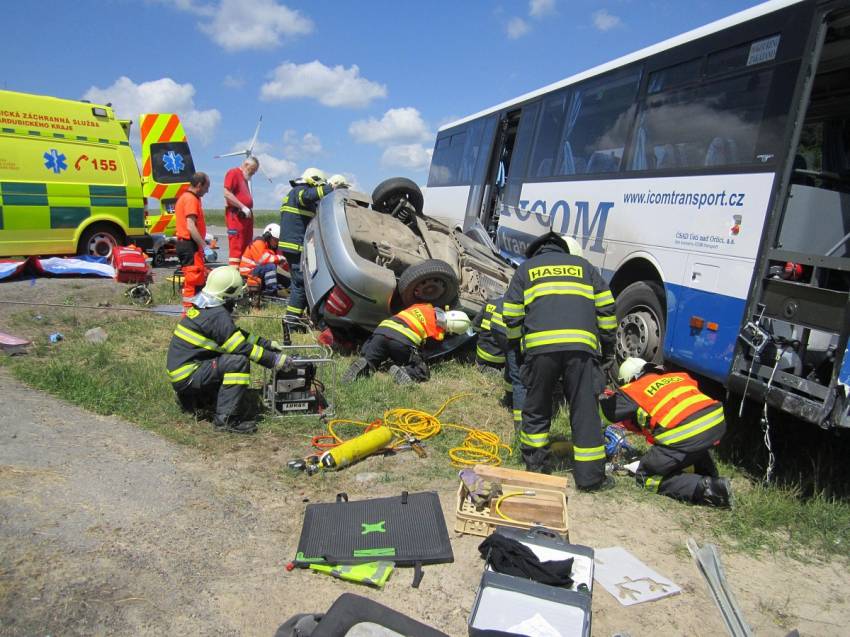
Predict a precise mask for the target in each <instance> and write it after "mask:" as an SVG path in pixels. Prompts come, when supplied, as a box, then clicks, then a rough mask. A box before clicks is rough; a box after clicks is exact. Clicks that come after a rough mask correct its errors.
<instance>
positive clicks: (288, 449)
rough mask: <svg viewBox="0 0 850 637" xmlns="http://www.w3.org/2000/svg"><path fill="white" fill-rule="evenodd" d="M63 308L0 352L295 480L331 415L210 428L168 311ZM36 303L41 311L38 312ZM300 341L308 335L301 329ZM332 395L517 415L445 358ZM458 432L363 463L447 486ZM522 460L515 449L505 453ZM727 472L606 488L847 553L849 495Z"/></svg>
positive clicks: (87, 397) (559, 427) (364, 413)
mask: <svg viewBox="0 0 850 637" xmlns="http://www.w3.org/2000/svg"><path fill="white" fill-rule="evenodd" d="M122 295H123V288H120V287H118V286H116V288H115V293H114V298H107V299H101V300H102V301H110V302H111V303H113V304H115V305H117V304H120V303H123V301H124V299H123V296H122ZM154 295H155V299H156V302H157V303H178V302H179V298H177V297H174V296H173V295H172V291H171V284H170V283H169V282H167V281H163V282H159V283H157V284H156V285H155V287H154ZM73 301H74V298H73V297H72V296H70V297H68V299H67V302H68V304H69V307H67V308H64V307H63V308H55V309H53V310H51V311H50V312H45V311H44V310H43V308H33V309H32V310H27V309H24V310H22V311H20V312H18V313H16V314H14V315H12V317H11V320H10V321H9V328H10V329H11V330H16V329H17V331H18V332H21V333H26V334H28V335H29V336H31V337H32V338H33V339H34V341H35V343H36V344H35V346H34V348H33V350H32V352H31V353H30V355H27V356H19V357H13V358H10V357H2V358H0V361H2V364H4V365H6V366H7V367H8V368H9V369H10V370H11V371H12V372H13V373H14V374H15V375H16V376H17V377H18V378H20V379H22V380H23V381H25V382H27V383H28V384H30V385H32V386H35V387H38V388H40V389H43V390H45V391H48V392H50V393H52V394H55V395H57V396H59V397H61V398H64V399H66V400H68V401H70V402H73V403H76V404H78V405H81V406H83V407H85V408H87V409H89V410H91V411H93V412H96V413H99V414H115V415H117V416H120V417H122V418H125V419H127V420H130V421H132V422H134V423H137V424H138V425H140V426H142V427H144V428H146V429H150V430H152V431H155V432H157V433H158V434H159V435H162V436H164V437H166V438H168V439H170V440H173V441H175V442H178V443H180V444H185V445H190V446H194V447H197V448H200V449H203V450H204V451H205V452H206V453H212V454H226V453H235V452H239V453H240V454H245V455H247V456H248V458H250V461H249V465H250V466H252V467H254V468H255V470H256V471H259V472H265V473H267V474H269V475H270V477H274V478H275V479H279V480H282V481H283V482H284V483H286V484H290V483H291V484H293V485H295V484H296V483H299V482H300V484H302V486H303V477H302V476H298V475H293V474H291V473H290V472H288V471H286V470H285V469H284V468H283V467H284V465H285V462H286V460H288V459H291V458H295V457H303V456H305V455H307V454H309V453H311V447H310V444H311V438H312V437H313V436H315V435H319V434H324V433H326V426H325V424H324V423H322V422H320V421H319V420H317V419H316V418H310V417H297V416H296V417H291V418H268V417H267V418H265V419H264V420H263V421H262V422H261V423H260V432H259V434H258V435H256V436H250V437H241V436H233V435H228V434H222V433H218V432H215V431H214V430H212V428H211V427H210V426H209V424H208V423H205V422H196V421H195V420H194V419H193V418H191V417H189V416H187V415H185V414H183V413H181V412H180V411H179V409H178V408H177V405H176V403H175V401H174V395H173V392H172V390H171V387H170V385H169V383H168V380H167V379H166V377H165V374H164V363H165V352H166V349H167V347H168V342H169V339H170V335H171V331H172V329H173V327H174V323H175V318H174V317H170V316H161V315H157V314H151V313H139V314H135V313H132V312H116V311H114V310H111V309H103V310H85V311H84V310H75V309H73V307H71V306H70V304H71V303H73ZM36 314H42V315H44V319H43V320H41V321H34V318H33V317H34V316H35V315H36ZM280 314H281V310H280V308H279V307H266V308H263V309H261V310H254V311H251V312H250V313H248V314H247V315H245V316H243V317H242V318H240V319H239V323H240V325H242V326H243V327H245V328H246V329H248V330H250V331H255V332H257V333H260V334H263V335H266V336H268V337H276V336H278V335H279V330H280V323H279V317H280ZM95 326H101V327H103V328H104V329H105V330H106V331H107V333H108V334H109V340H107V341H106V342H105V343H103V344H100V345H96V344H91V343H89V342H87V341H86V340H85V338H84V336H83V335H84V333H85V331H86V330H87V329H89V328H91V327H95ZM54 331H61V332H62V333H63V334H64V336H65V340H64V341H62V342H60V343H57V344H49V343H48V341H47V335H48V334H49V333H51V332H54ZM297 339H298V340H299V342H300V343H303V344H306V343H309V342H310V339H309V337H307V336H298V337H297ZM350 360H351V359H350V358H345V357H342V358H340V359H339V362H338V364H337V367H336V373H337V375H340V374H341V373H342V372H343V371H344V370H345V368H346V367H347V365H348V363H349V362H350ZM263 375H264V370H263V369H262V368H259V367H258V366H254V371H253V381H254V383H253V384H254V387H255V392H256V394H257V395H259V389H258V388H259V387H260V386H261V384H262V379H263ZM324 380H325V382H328V385H329V387H330V388H331V391H332V395H331V399H332V400H333V402H334V404H335V407H336V409H335V412H336V413H335V415H336V417H337V418H340V419H352V420H357V421H365V422H370V421H372V420H375V419H377V418H383V416H384V413H385V411H386V410H388V409H393V408H399V407H403V408H411V409H413V408H415V409H420V410H423V411H424V412H427V413H429V414H434V413H436V412H437V410H438V409H439V408H440V407H441V406H442V405H443V403H444V402H445V401H446V400H448V399H449V398H450V397H452V396H455V395H457V394H463V395H464V396H463V397H462V398H461V399H459V400H456V401H454V402H452V403H451V404H450V405H449V406H448V407H447V408H446V409H445V411H444V413H443V414H442V415H441V416H440V421H441V422H442V423H462V424H465V425H469V426H472V427H477V428H480V429H484V430H488V431H493V432H496V433H497V434H499V436H501V438H502V440H503V441H505V442H507V443H508V444H511V443H512V438H513V435H512V434H513V425H512V420H511V416H510V413H509V412H508V411H507V410H506V409H504V408H503V407H501V406H499V404H498V400H499V398H500V397H501V391H502V390H501V377H500V376H498V375H485V374H481V373H479V372H478V371H476V370H475V369H473V368H471V367H470V366H468V365H464V364H461V363H459V362H447V363H442V364H439V365H435V366H434V367H433V368H432V380H431V382H429V383H426V384H423V385H417V386H415V387H413V388H409V387H398V386H397V385H395V384H394V383H393V382H392V380H391V379H390V378H389V377H388V375H387V374H383V373H379V374H376V375H374V376H373V377H371V378H369V379H367V380H363V381H359V382H357V383H356V384H354V385H351V386H345V387H344V386H339V385H337V386H335V387H334V386H333V385H334V383H331V382H329V379H328V378H325V379H324ZM360 431H361V426H359V425H355V424H346V423H340V424H338V425H337V426H336V433H337V434H338V435H339V436H341V437H343V438H348V437H351V436H354V435H356V434H357V433H359V432H360ZM553 434H554V435H555V436H557V437H563V438H568V437H569V426H568V418H567V416H566V415H565V414H559V415H558V417H557V419H556V421H555V424H554V427H553ZM464 437H465V434H464V432H462V431H458V430H454V429H451V428H444V429H443V431H442V433H440V434H439V435H437V436H435V437H433V438H431V439H429V440H428V441H427V442H426V448H427V451H428V458H427V460H421V459H419V458H417V457H416V456H415V455H414V454H413V453H412V452H403V453H400V454H398V455H396V456H395V457H389V458H386V459H384V460H377V461H371V463H370V464H369V466H368V467H366V468H364V469H363V471H368V472H377V473H378V474H379V476H380V478H379V481H378V482H379V484H382V483H388V484H389V485H392V484H403V486H404V487H405V488H407V489H412V490H416V489H426V488H427V489H442V490H444V491H448V492H450V491H452V490H453V487H454V484H455V482H454V481H455V475H456V469H455V468H454V467H452V466H451V464H450V462H449V458H448V452H449V450H450V449H451V448H452V447H455V446H458V445H460V444H461V443H462V441H463V439H464ZM507 464H508V465H510V466H515V467H518V466H519V457H518V453H517V450H516V449H514V454H513V456H512V457H510V458H508V459H507ZM359 471H360V470H358V469H355V470H353V471H346V472H343V473H341V474H334V475H323V474H320V475H318V476H315V477H314V478H312V479H311V482H310V485H311V487H310V488H311V490H312V489H315V490H316V491H320V492H328V493H330V492H333V491H337V490H339V486H340V482H341V481H342V482H344V481H346V480H352V479H353V477H354V475H356V474H357V473H359ZM722 471H723V473H724V474H725V475H729V474H733V476H734V485H735V492H736V507H735V508H734V509H733V510H732V511H718V510H711V509H707V508H703V507H691V506H687V505H683V504H680V503H677V502H674V501H672V500H669V499H667V498H659V497H658V496H655V495H652V494H648V493H645V492H643V491H641V490H640V489H638V488H637V487H636V486H635V485H634V482H633V480H632V479H631V478H627V477H620V478H618V480H617V487H616V489H615V490H614V491H613V492H612V493H611V494H600V495H599V497H613V498H616V499H617V500H618V501H620V500H621V501H624V502H630V503H632V504H634V503H635V502H636V503H637V504H639V505H641V506H643V505H646V506H653V507H660V508H662V510H664V511H666V512H669V516H670V519H671V520H675V521H677V522H672V523H674V524H675V523H678V524H680V526H681V528H682V532H683V534H687V535H694V536H696V537H703V538H713V541H715V542H719V543H721V544H722V545H723V546H724V547H727V548H729V549H731V550H740V551H746V552H750V553H759V552H776V551H781V552H784V553H786V554H788V555H791V556H795V557H800V556H804V555H807V556H811V555H818V556H824V557H826V556H841V557H844V558H846V557H847V556H848V555H850V504H848V503H847V502H845V501H840V500H833V499H828V498H826V497H824V496H822V495H818V496H815V497H811V498H801V497H799V494H798V493H797V492H795V491H793V490H790V489H783V488H777V487H765V486H761V485H758V484H751V483H750V481H749V480H748V479H747V478H746V477H745V476H743V475H741V474H735V469H734V467H731V466H724V467H723V469H722Z"/></svg>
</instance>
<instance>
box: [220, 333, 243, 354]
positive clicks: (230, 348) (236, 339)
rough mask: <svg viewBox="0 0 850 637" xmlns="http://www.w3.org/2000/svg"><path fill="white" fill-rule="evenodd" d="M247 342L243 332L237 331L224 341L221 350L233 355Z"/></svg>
mask: <svg viewBox="0 0 850 637" xmlns="http://www.w3.org/2000/svg"><path fill="white" fill-rule="evenodd" d="M244 342H245V335H244V334H243V333H242V332H241V330H236V331H235V332H233V334H231V335H230V337H229V338H228V339H227V340H226V341H224V343H223V344H222V346H221V349H222V350H223V351H224V352H226V353H227V354H232V353H233V352H234V351H236V348H237V347H239V346H240V345H242V343H244Z"/></svg>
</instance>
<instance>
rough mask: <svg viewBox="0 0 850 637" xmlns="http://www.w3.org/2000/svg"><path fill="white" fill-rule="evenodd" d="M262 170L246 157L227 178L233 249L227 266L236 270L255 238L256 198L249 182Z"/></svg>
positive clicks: (227, 217) (229, 238)
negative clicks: (252, 193) (231, 266)
mask: <svg viewBox="0 0 850 637" xmlns="http://www.w3.org/2000/svg"><path fill="white" fill-rule="evenodd" d="M259 168H260V162H259V160H258V159H257V158H256V157H246V158H245V161H243V162H242V165H241V166H239V167H238V168H231V169H230V170H228V171H227V174H226V175H225V176H224V204H225V209H224V218H225V221H226V222H227V241H228V244H229V249H230V255H229V258H228V263H229V264H230V265H233V266H236V267H237V268H238V267H239V262H240V261H241V260H242V253H243V252H244V251H245V249H246V248H247V247H248V246H249V245H251V241H252V240H253V238H254V212H253V209H254V197H253V195H251V185H250V181H251V177H253V176H254V173H256V172H257V170H258V169H259Z"/></svg>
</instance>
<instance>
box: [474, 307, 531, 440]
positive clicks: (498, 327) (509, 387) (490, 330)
mask: <svg viewBox="0 0 850 637" xmlns="http://www.w3.org/2000/svg"><path fill="white" fill-rule="evenodd" d="M503 303H504V297H503V296H499V297H496V298H493V299H488V301H487V304H486V305H485V306H484V309H483V310H482V311H481V312H479V313H478V314H477V315H476V317H475V319H473V321H472V324H473V328H475V329H476V331H477V332H478V344H477V345H476V348H475V362H476V364H477V365H478V369H479V370H481V371H484V370H486V369H501V370H502V383H503V387H504V390H505V395H504V397H503V398H502V404H503V405H504V406H505V407H507V408H508V409H510V410H511V413H512V414H513V421H514V430H515V431H517V432H519V428H520V426H521V425H522V404H523V401H524V400H525V386H524V385H523V384H522V381H521V380H520V378H519V363H518V362H517V354H516V352H514V351H513V350H511V349H510V348H509V347H508V331H507V328H506V327H505V322H504V320H503V318H502V304H503Z"/></svg>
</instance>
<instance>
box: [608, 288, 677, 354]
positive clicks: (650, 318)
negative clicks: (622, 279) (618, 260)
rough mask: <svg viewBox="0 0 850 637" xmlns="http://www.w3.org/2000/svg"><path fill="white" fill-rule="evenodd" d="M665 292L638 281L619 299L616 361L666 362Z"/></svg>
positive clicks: (626, 289) (621, 294) (622, 293)
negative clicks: (631, 357)
mask: <svg viewBox="0 0 850 637" xmlns="http://www.w3.org/2000/svg"><path fill="white" fill-rule="evenodd" d="M663 298H664V289H663V288H662V287H661V286H660V285H659V284H658V283H656V282H654V281H636V282H634V283H632V284H631V285H628V286H626V288H625V289H624V290H623V291H622V292H620V294H619V295H617V359H618V360H620V361H624V360H625V359H627V358H629V357H630V356H636V357H638V358H642V359H644V360H646V361H649V362H652V363H661V362H662V361H663V358H664V330H665V327H666V320H665V319H666V316H667V314H666V313H665V312H664V305H663V302H662V299H663Z"/></svg>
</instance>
